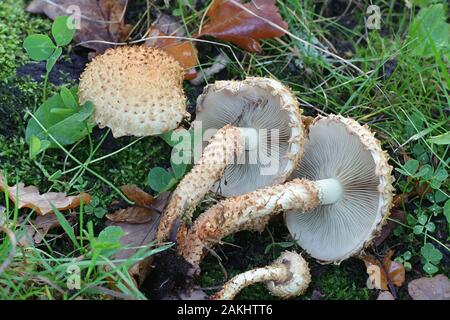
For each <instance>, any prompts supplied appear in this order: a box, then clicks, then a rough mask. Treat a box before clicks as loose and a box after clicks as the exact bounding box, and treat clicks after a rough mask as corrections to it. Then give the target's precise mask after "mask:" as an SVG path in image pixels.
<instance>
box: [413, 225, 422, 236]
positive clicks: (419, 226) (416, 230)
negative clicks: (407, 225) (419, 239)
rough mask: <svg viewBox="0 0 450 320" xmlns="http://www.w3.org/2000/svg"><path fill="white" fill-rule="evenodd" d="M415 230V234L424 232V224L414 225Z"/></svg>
mask: <svg viewBox="0 0 450 320" xmlns="http://www.w3.org/2000/svg"><path fill="white" fill-rule="evenodd" d="M413 232H414V234H417V235H419V234H422V232H423V226H421V225H416V226H414V228H413Z"/></svg>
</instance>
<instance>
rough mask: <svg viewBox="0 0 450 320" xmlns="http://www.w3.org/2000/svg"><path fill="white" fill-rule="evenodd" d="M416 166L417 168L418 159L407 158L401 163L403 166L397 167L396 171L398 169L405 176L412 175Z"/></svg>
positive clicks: (415, 170)
mask: <svg viewBox="0 0 450 320" xmlns="http://www.w3.org/2000/svg"><path fill="white" fill-rule="evenodd" d="M418 168H419V161H417V160H415V159H409V160H408V161H406V163H405V164H404V165H403V168H402V169H399V168H397V171H399V172H400V173H402V174H403V175H405V176H414V174H415V173H416V172H417V169H418Z"/></svg>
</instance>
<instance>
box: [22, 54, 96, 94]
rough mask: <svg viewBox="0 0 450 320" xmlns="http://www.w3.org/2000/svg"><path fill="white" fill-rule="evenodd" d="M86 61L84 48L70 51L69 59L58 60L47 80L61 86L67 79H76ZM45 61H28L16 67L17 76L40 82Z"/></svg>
mask: <svg viewBox="0 0 450 320" xmlns="http://www.w3.org/2000/svg"><path fill="white" fill-rule="evenodd" d="M87 63H88V51H87V50H84V49H79V50H74V51H72V52H70V54H69V59H62V60H59V61H58V62H57V63H56V65H55V66H54V68H53V70H52V71H51V72H50V75H49V82H50V83H53V84H54V85H57V86H61V85H64V84H66V83H67V81H78V79H79V78H80V75H81V73H82V72H83V70H84V67H85V65H86V64H87ZM45 65H46V63H45V61H44V62H38V63H28V64H26V65H24V66H21V67H19V68H17V73H16V74H17V76H18V77H27V76H29V77H31V79H33V80H34V81H36V82H42V81H43V80H44V77H45V73H46V70H45Z"/></svg>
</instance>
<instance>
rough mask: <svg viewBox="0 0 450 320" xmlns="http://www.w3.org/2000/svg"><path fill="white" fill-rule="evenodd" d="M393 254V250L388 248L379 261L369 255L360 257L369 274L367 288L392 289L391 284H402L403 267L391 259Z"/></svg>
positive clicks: (398, 285)
mask: <svg viewBox="0 0 450 320" xmlns="http://www.w3.org/2000/svg"><path fill="white" fill-rule="evenodd" d="M393 254H394V251H392V250H390V251H389V252H388V253H387V254H386V255H385V256H384V257H383V259H382V260H381V261H380V260H378V259H377V258H375V257H373V256H369V255H365V256H362V257H361V259H362V260H363V261H364V264H365V265H366V268H367V274H368V275H369V278H368V280H367V286H368V287H369V288H371V289H372V288H375V289H378V290H384V291H386V290H389V289H391V290H392V289H393V287H392V285H394V286H396V287H400V286H402V285H403V283H404V282H405V268H404V267H403V265H402V264H401V263H399V262H396V261H392V260H391V258H392V256H393ZM393 293H394V292H393ZM394 294H395V293H394Z"/></svg>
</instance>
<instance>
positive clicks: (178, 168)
mask: <svg viewBox="0 0 450 320" xmlns="http://www.w3.org/2000/svg"><path fill="white" fill-rule="evenodd" d="M170 165H171V167H172V171H173V174H174V176H175V178H177V179H178V180H180V179H181V178H183V176H184V174H185V173H186V170H187V167H188V164H187V163H180V164H175V163H174V162H173V161H172V159H170Z"/></svg>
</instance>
